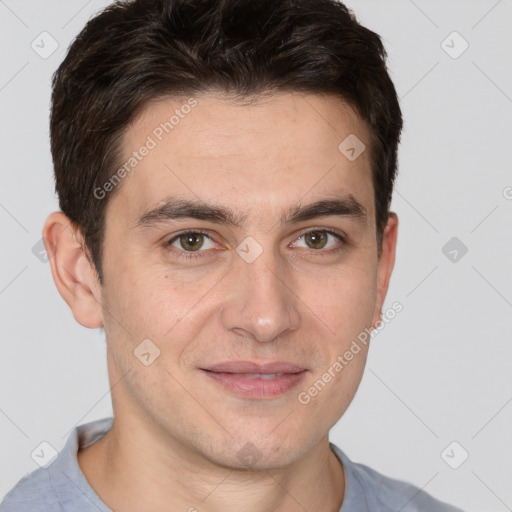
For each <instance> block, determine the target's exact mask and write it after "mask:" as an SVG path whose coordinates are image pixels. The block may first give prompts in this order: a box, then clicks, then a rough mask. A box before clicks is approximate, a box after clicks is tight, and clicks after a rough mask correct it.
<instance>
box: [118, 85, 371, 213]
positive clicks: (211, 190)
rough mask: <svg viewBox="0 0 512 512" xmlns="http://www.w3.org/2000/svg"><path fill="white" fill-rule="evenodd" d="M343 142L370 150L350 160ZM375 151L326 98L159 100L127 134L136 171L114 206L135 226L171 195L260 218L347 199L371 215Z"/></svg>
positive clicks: (354, 118) (351, 117)
mask: <svg viewBox="0 0 512 512" xmlns="http://www.w3.org/2000/svg"><path fill="white" fill-rule="evenodd" d="M354 137H356V138H357V139H354ZM347 138H348V139H347ZM346 140H348V141H351V142H352V141H354V140H357V141H359V142H360V144H361V145H360V147H357V148H356V149H357V150H360V148H361V147H364V146H366V148H367V149H365V150H364V151H362V153H361V154H360V155H359V156H358V157H357V158H356V159H351V158H347V153H346V152H344V151H343V149H344V148H345V146H343V144H345V143H344V141H346ZM369 143H370V140H369V132H368V129H367V126H366V123H365V122H364V121H363V120H362V119H361V118H360V117H359V116H358V115H357V114H356V113H355V111H354V110H353V109H352V108H351V107H350V106H348V105H347V104H346V103H344V102H343V101H341V100H340V99H339V98H336V97H334V96H330V95H313V94H310V95H305V94H299V93H279V94H274V95H272V96H266V97H257V98H253V99H252V100H244V101H240V100H238V101H235V100H230V99H227V98H226V97H222V96H213V95H198V96H194V97H187V98H180V99H177V98H173V99H164V100H159V101H154V102H151V103H150V104H148V105H147V106H146V107H145V108H144V110H143V111H142V112H141V114H140V115H139V116H138V117H137V118H136V119H135V121H134V122H133V123H132V124H131V125H130V126H129V128H128V129H127V130H126V132H125V134H124V137H123V141H122V155H123V162H122V164H121V165H123V164H126V163H127V162H129V161H130V162H131V164H133V167H130V166H125V167H126V169H127V172H126V173H124V174H125V177H123V179H122V182H121V183H120V190H118V191H117V192H118V193H117V194H116V195H115V196H114V197H113V198H112V203H114V204H115V207H116V208H117V207H119V208H124V209H125V211H129V212H130V214H129V215H132V219H131V220H133V219H134V218H135V216H137V214H139V215H140V214H141V213H142V212H143V211H144V210H147V208H148V207H149V206H155V205H158V203H159V202H161V201H163V200H165V198H166V197H168V196H169V195H179V196H181V197H190V198H194V199H200V200H201V201H207V202H208V201H213V202H215V203H216V204H223V203H229V205H230V206H231V207H235V208H239V209H243V210H244V211H251V210H253V211H254V212H258V211H259V212H260V215H261V212H262V208H264V210H263V211H276V210H279V209H280V207H281V206H283V208H284V207H286V208H289V207H290V205H294V204H296V203H297V202H298V201H300V200H302V201H303V200H304V198H306V196H307V198H308V199H311V200H318V199H322V198H324V197H326V196H329V197H332V196H333V195H336V194H348V193H350V194H353V195H354V196H355V197H357V198H358V200H359V201H360V202H362V203H366V206H367V209H368V213H371V203H372V202H373V201H372V199H373V185H372V179H371V167H370V156H369ZM340 144H342V148H341V150H340ZM363 144H364V146H363ZM345 145H346V144H345ZM352 145H353V144H352ZM345 149H346V148H345ZM349 156H350V154H349ZM109 208H110V206H109ZM127 215H128V214H127Z"/></svg>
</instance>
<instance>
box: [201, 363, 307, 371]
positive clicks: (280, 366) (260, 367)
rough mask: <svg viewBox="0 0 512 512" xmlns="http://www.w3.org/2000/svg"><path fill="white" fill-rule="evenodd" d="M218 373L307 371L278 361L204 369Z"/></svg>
mask: <svg viewBox="0 0 512 512" xmlns="http://www.w3.org/2000/svg"><path fill="white" fill-rule="evenodd" d="M202 369H203V370H207V371H210V372H216V373H267V374H268V373H300V372H303V371H304V370H306V368H304V367H302V366H297V365H296V364H292V363H286V362H281V361H276V362H273V363H265V364H258V363H254V362H252V361H226V362H223V363H216V364H212V365H210V366H208V367H206V368H202Z"/></svg>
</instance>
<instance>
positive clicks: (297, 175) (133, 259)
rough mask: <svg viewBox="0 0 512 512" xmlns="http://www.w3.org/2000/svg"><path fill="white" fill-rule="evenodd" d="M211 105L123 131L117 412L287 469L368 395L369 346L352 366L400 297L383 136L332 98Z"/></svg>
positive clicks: (112, 225)
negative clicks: (383, 184) (363, 390)
mask: <svg viewBox="0 0 512 512" xmlns="http://www.w3.org/2000/svg"><path fill="white" fill-rule="evenodd" d="M194 100H195V101H196V102H197V103H196V104H194V103H193V102H191V101H189V102H188V104H189V105H190V106H191V107H190V108H187V107H184V105H186V104H187V100H186V99H185V100H183V101H178V100H176V99H173V100H162V101H159V102H154V103H152V104H151V105H149V106H147V108H146V109H145V110H144V111H143V113H142V114H141V115H140V116H139V117H138V118H137V119H136V120H135V122H134V123H133V124H132V125H131V126H130V127H129V129H128V130H127V132H126V135H125V138H124V141H123V148H124V151H125V161H128V160H129V158H130V157H131V156H133V152H134V151H137V152H138V156H136V157H135V158H136V159H137V163H136V165H135V166H134V167H133V168H131V169H130V171H129V172H127V173H126V175H125V176H124V177H123V179H122V182H121V183H120V184H119V185H117V186H118V187H119V190H116V191H115V193H114V194H112V197H110V198H109V203H108V206H107V210H106V223H105V242H104V252H103V265H104V266H103V269H104V286H103V287H102V289H101V300H100V302H101V304H102V315H103V322H104V328H105V333H106V337H107V345H108V354H109V355H108V364H109V372H110V378H111V382H112V384H115V383H117V382H118V381H119V380H120V379H121V378H122V380H120V381H119V383H118V384H117V385H116V386H115V388H114V389H113V391H112V396H113V403H114V413H115V414H116V417H118V418H121V420H120V421H123V420H122V419H123V418H124V421H125V422H126V423H129V422H130V421H135V420H134V419H135V418H137V423H138V424H139V425H144V428H146V429H147V430H148V431H151V432H152V433H153V434H157V435H158V436H161V437H162V438H166V439H167V440H168V441H169V442H176V443H178V444H179V445H180V446H183V447H186V448H187V449H189V450H191V451H192V452H193V453H194V454H196V455H197V456H202V457H204V458H205V459H207V460H209V461H211V462H214V463H216V464H222V465H225V466H228V467H243V466H244V465H245V464H246V463H247V460H248V459H247V455H248V456H249V459H250V458H251V456H252V460H251V464H252V465H253V467H255V468H257V467H261V468H275V467H282V466H285V465H287V464H290V463H292V462H293V461H294V460H297V459H298V458H300V457H301V456H302V455H303V454H305V453H306V452H307V451H308V450H310V449H311V448H312V447H313V446H315V445H316V444H317V443H319V441H320V440H322V439H323V438H325V436H326V434H327V433H328V431H329V429H330V428H331V427H332V426H333V425H334V424H335V423H336V421H337V420H338V419H339V418H340V417H341V415H342V414H343V413H344V412H345V410H346V409H347V407H348V405H349V404H350V402H351V400H352V398H353V397H354V394H355V392H356V389H357V387H358V385H359V382H360V379H361V376H362V373H363V368H364V364H365V360H366V354H367V346H365V345H361V344H360V345H361V346H360V350H359V352H357V354H354V355H353V358H351V360H350V361H347V360H346V359H344V361H345V362H344V363H343V365H342V366H343V368H342V369H341V370H339V366H336V365H335V362H336V361H340V359H339V357H343V355H344V354H345V353H346V352H347V350H349V349H350V347H351V345H352V342H353V341H354V340H356V339H357V336H358V335H359V334H360V333H361V332H362V331H364V329H365V328H369V327H370V326H371V325H372V323H374V322H375V321H376V320H377V319H378V318H379V313H380V309H381V306H382V302H383V300H384V296H385V293H386V289H387V284H388V279H389V274H390V272H391V267H392V264H393V262H392V261H391V260H393V259H394V252H393V251H394V248H393V247H394V241H393V240H392V238H393V236H392V235H387V236H385V244H386V243H389V244H390V246H393V247H391V248H390V249H389V250H387V251H386V250H385V251H384V254H383V256H381V259H380V260H379V259H378V258H377V245H376V232H375V218H374V217H375V210H374V191H373V185H372V179H371V169H370V155H369V143H370V138H369V134H368V130H367V128H366V126H365V124H364V123H363V122H362V121H361V120H360V119H359V117H358V116H357V115H356V114H355V113H354V111H353V110H352V109H351V108H350V107H348V106H346V105H345V104H343V103H342V102H340V101H339V100H337V99H336V98H333V97H330V96H319V95H309V96H308V95H306V96H302V95H298V94H291V93H282V94H276V95H273V96H271V97H268V98H266V99H261V98H260V99H259V100H258V101H256V102H254V103H252V104H247V103H246V104H242V103H235V102H234V101H232V100H228V99H225V98H224V99H223V98H222V97H220V96H219V97H214V96H211V95H208V96H207V95H204V96H196V97H194ZM176 110H178V113H179V115H177V116H175V118H174V119H173V120H172V121H171V123H172V128H170V127H169V125H165V124H163V125H162V124H161V123H165V122H166V121H169V119H170V117H171V115H173V114H174V113H175V111H176ZM178 118H179V121H178V120H177V119H178ZM162 126H165V128H166V129H167V131H168V133H167V132H166V130H165V129H164V128H162ZM350 134H355V135H356V136H357V138H358V139H359V140H360V141H362V142H363V143H364V144H365V145H366V150H364V151H363V152H362V153H361V154H360V155H359V156H358V157H357V158H356V159H353V158H347V154H348V155H349V156H353V155H352V154H351V153H350V150H349V152H348V153H347V152H345V153H343V152H342V151H340V149H338V146H339V145H340V143H341V142H342V141H343V140H344V139H346V137H347V136H349V135H350ZM148 137H149V138H148ZM150 139H151V141H152V142H150ZM144 145H145V146H146V147H149V148H150V149H149V150H148V151H144V150H142V151H139V150H140V148H141V147H142V146H144ZM357 149H358V148H356V150H357ZM142 153H144V154H145V155H144V156H143V155H142ZM133 163H134V162H133V161H132V164H133ZM143 340H146V341H144V342H143ZM148 340H150V341H148ZM142 342H143V344H142V345H141V343H142ZM340 364H341V363H340ZM333 365H334V366H333ZM329 369H330V372H329ZM326 372H327V373H330V375H331V379H328V378H326V377H325V374H326ZM319 380H321V381H322V383H323V385H322V384H319V382H318V381H319ZM326 381H327V382H326ZM315 383H316V387H315ZM311 388H314V389H316V392H315V391H314V390H313V391H311Z"/></svg>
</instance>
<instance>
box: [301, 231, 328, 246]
mask: <svg viewBox="0 0 512 512" xmlns="http://www.w3.org/2000/svg"><path fill="white" fill-rule="evenodd" d="M326 243H327V233H325V232H324V231H310V232H309V233H306V244H307V245H308V246H309V247H310V248H312V249H321V248H322V247H324V246H325V244H326Z"/></svg>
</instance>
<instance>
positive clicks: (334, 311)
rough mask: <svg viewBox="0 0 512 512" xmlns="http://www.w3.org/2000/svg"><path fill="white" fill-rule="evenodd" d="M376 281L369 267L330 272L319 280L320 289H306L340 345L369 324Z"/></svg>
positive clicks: (315, 309)
mask: <svg viewBox="0 0 512 512" xmlns="http://www.w3.org/2000/svg"><path fill="white" fill-rule="evenodd" d="M376 290H377V286H376V281H375V277H374V272H373V269H372V268H371V266H368V267H366V268H365V269H360V268H347V269H340V270H339V271H336V272H333V273H332V274H331V276H330V277H329V278H328V279H325V280H323V286H322V289H321V290H314V289H310V290H309V291H308V292H307V294H308V297H309V299H308V301H309V303H310V304H312V305H313V308H312V309H313V310H314V312H315V313H316V314H317V315H318V317H319V318H321V319H322V320H323V321H324V324H325V325H326V326H327V327H328V328H329V331H330V333H331V334H332V336H333V337H334V339H336V340H337V345H340V346H343V345H344V344H345V343H346V342H347V341H348V340H352V339H353V338H355V337H357V335H358V334H359V333H360V332H361V331H362V330H364V329H365V328H366V327H369V326H370V325H371V318H372V313H373V309H374V304H375V297H376Z"/></svg>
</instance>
